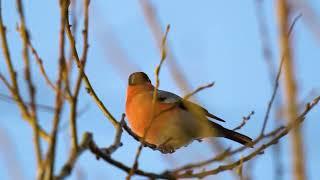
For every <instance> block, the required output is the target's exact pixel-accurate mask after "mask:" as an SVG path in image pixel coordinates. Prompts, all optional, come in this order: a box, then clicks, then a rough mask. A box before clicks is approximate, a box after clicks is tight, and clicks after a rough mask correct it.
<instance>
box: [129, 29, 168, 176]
mask: <svg viewBox="0 0 320 180" xmlns="http://www.w3.org/2000/svg"><path fill="white" fill-rule="evenodd" d="M169 30H170V25H167V28H166V32H165V34H164V36H163V38H162V41H161V49H162V51H161V59H160V63H159V65H158V66H157V67H156V69H155V76H156V84H155V87H154V90H153V97H152V113H151V120H150V122H149V124H148V126H147V127H146V128H145V130H144V133H143V136H142V140H143V141H145V139H146V137H147V134H148V132H149V130H150V128H151V126H152V124H153V121H154V119H155V112H156V106H155V104H156V100H157V94H158V88H159V85H160V80H159V73H160V70H161V66H162V64H163V62H164V60H165V59H166V57H167V52H166V41H167V36H168V33H169ZM142 148H143V143H140V146H139V147H138V149H137V152H136V156H135V158H134V163H133V167H132V169H131V170H130V173H129V174H128V176H127V178H126V179H127V180H130V179H131V176H132V175H133V173H134V172H135V170H136V169H137V168H138V159H139V156H140V154H141V151H142Z"/></svg>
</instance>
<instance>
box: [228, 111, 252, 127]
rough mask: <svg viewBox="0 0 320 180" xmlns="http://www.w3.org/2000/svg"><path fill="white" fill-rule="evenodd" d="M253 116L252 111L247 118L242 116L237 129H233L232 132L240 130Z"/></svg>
mask: <svg viewBox="0 0 320 180" xmlns="http://www.w3.org/2000/svg"><path fill="white" fill-rule="evenodd" d="M252 115H254V111H251V112H250V113H249V114H248V115H247V116H244V117H243V118H242V122H241V124H239V125H238V126H237V127H235V128H233V129H232V130H233V131H236V130H239V129H241V128H242V127H243V126H244V125H246V123H247V122H248V121H249V120H250V118H251V116H252Z"/></svg>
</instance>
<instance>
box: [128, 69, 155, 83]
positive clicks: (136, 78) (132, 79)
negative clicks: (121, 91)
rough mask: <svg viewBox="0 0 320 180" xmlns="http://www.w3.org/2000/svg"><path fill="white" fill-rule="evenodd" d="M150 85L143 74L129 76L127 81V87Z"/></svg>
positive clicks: (136, 73) (147, 78) (146, 76)
mask: <svg viewBox="0 0 320 180" xmlns="http://www.w3.org/2000/svg"><path fill="white" fill-rule="evenodd" d="M149 83H151V81H150V79H149V77H148V75H147V74H146V73H144V72H134V73H132V74H130V76H129V79H128V85H129V86H134V85H143V84H149Z"/></svg>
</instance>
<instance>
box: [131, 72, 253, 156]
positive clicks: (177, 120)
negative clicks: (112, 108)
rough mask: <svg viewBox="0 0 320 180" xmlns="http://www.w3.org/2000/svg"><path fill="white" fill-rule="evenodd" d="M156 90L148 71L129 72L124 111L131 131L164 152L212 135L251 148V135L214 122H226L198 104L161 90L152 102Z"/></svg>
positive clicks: (172, 150)
mask: <svg viewBox="0 0 320 180" xmlns="http://www.w3.org/2000/svg"><path fill="white" fill-rule="evenodd" d="M154 90H155V87H154V86H153V85H152V83H151V80H150V79H149V77H148V75H147V74H146V73H144V72H134V73H132V74H130V76H129V78H128V87H127V91H126V105H125V106H126V107H125V112H126V116H127V119H128V122H129V125H130V129H131V130H132V132H133V133H134V134H135V135H137V136H139V137H140V138H144V140H145V142H147V143H149V144H152V145H155V146H156V147H157V148H158V149H160V150H161V151H162V152H174V151H175V150H176V149H179V148H181V147H183V146H187V145H188V144H190V143H191V142H192V141H194V140H201V139H204V138H210V137H223V138H227V139H229V140H232V141H235V142H238V143H240V144H242V145H245V146H249V147H252V146H251V144H252V139H251V138H250V137H248V136H246V135H243V134H240V133H238V132H236V131H232V130H229V129H227V128H224V127H223V126H221V125H220V124H218V123H216V122H213V121H211V120H210V119H214V120H217V121H221V122H225V120H223V119H221V118H219V117H217V116H215V115H213V114H211V113H210V112H209V111H208V110H206V109H205V108H203V107H201V106H200V105H198V104H196V103H193V102H191V101H189V100H186V99H184V98H181V97H180V96H178V95H176V94H174V93H171V92H168V91H163V90H158V89H156V91H157V93H156V94H157V96H156V98H155V101H154V102H153V94H154ZM146 129H148V130H146ZM145 133H146V134H145Z"/></svg>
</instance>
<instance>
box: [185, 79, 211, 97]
mask: <svg viewBox="0 0 320 180" xmlns="http://www.w3.org/2000/svg"><path fill="white" fill-rule="evenodd" d="M212 86H214V82H212V83H209V84H206V85H203V86H199V87H198V88H197V89H195V90H194V91H192V92H191V93H189V94H187V95H185V96H184V97H183V99H184V100H187V99H189V98H190V97H191V96H193V95H194V94H196V93H198V92H199V91H202V90H204V89H207V88H211V87H212Z"/></svg>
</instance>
